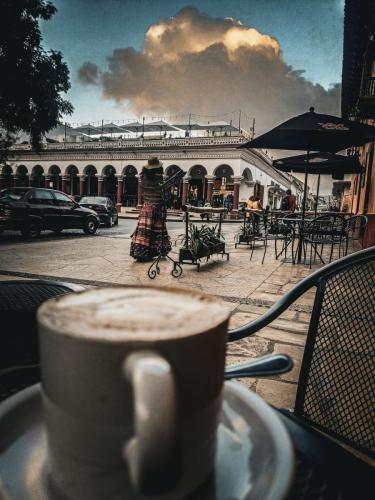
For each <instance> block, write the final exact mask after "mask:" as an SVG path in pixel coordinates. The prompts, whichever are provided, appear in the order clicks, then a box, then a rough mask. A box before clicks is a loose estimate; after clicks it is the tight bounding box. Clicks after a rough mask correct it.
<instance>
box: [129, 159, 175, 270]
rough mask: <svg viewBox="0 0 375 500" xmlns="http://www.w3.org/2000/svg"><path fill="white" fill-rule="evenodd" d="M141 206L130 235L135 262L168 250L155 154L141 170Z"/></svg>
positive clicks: (160, 177)
mask: <svg viewBox="0 0 375 500" xmlns="http://www.w3.org/2000/svg"><path fill="white" fill-rule="evenodd" d="M140 177H141V179H140V182H141V196H142V198H143V206H142V209H141V212H140V214H139V219H138V225H137V228H136V230H135V231H134V233H133V235H132V241H131V245H130V255H131V257H133V258H134V259H135V260H137V261H138V262H146V261H149V260H152V259H153V258H154V257H156V256H157V255H159V253H161V255H162V256H164V257H165V256H166V255H167V254H168V253H169V252H170V251H171V242H170V239H169V236H168V232H167V227H166V223H165V221H166V208H165V206H164V204H163V193H162V183H163V164H162V162H161V161H159V160H158V158H156V157H152V158H150V159H149V160H148V162H147V165H145V166H144V167H143V169H142V173H141V176H140Z"/></svg>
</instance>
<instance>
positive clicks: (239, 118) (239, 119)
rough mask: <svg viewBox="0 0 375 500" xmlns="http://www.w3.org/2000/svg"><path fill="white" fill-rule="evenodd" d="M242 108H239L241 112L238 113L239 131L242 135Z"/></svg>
mask: <svg viewBox="0 0 375 500" xmlns="http://www.w3.org/2000/svg"><path fill="white" fill-rule="evenodd" d="M241 112H242V111H241V110H239V114H238V132H239V133H240V135H241Z"/></svg>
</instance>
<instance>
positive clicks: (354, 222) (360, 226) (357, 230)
mask: <svg viewBox="0 0 375 500" xmlns="http://www.w3.org/2000/svg"><path fill="white" fill-rule="evenodd" d="M366 226H367V217H366V215H353V216H352V217H350V218H349V219H348V220H347V227H348V233H349V237H350V238H352V239H361V238H363V236H364V234H365V231H366Z"/></svg>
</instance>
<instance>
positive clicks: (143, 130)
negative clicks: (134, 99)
mask: <svg viewBox="0 0 375 500" xmlns="http://www.w3.org/2000/svg"><path fill="white" fill-rule="evenodd" d="M142 133H143V134H144V133H145V117H144V116H142Z"/></svg>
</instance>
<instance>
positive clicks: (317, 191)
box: [314, 174, 320, 217]
mask: <svg viewBox="0 0 375 500" xmlns="http://www.w3.org/2000/svg"><path fill="white" fill-rule="evenodd" d="M319 189H320V174H319V175H318V185H317V187H316V200H315V213H314V216H315V217H316V213H317V211H318V203H319Z"/></svg>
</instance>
